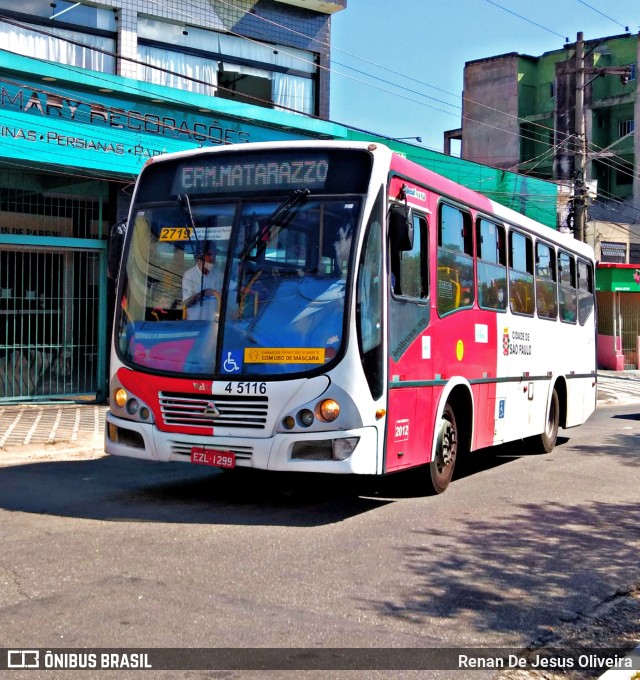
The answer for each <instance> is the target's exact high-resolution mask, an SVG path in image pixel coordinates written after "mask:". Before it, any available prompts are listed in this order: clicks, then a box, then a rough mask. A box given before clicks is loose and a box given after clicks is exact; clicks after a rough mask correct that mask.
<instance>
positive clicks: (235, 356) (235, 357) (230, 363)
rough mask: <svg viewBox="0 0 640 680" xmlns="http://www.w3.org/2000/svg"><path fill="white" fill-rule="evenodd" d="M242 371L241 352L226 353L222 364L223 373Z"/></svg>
mask: <svg viewBox="0 0 640 680" xmlns="http://www.w3.org/2000/svg"><path fill="white" fill-rule="evenodd" d="M241 369H242V351H240V350H236V351H231V352H227V356H226V359H225V360H224V361H223V362H222V370H223V371H224V372H225V373H238V372H239V371H240V370H241Z"/></svg>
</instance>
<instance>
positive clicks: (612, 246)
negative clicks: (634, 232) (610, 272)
mask: <svg viewBox="0 0 640 680" xmlns="http://www.w3.org/2000/svg"><path fill="white" fill-rule="evenodd" d="M600 260H601V262H618V263H620V264H625V263H626V261H627V244H626V243H616V242H614V241H603V242H602V243H601V244H600Z"/></svg>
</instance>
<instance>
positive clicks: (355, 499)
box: [0, 446, 522, 526]
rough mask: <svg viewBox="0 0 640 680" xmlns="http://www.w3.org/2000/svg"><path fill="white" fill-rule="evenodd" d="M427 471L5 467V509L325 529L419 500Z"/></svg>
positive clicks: (0, 492)
mask: <svg viewBox="0 0 640 680" xmlns="http://www.w3.org/2000/svg"><path fill="white" fill-rule="evenodd" d="M509 450H511V451H512V450H513V446H512V448H511V449H507V448H504V447H497V448H496V449H494V450H486V451H482V452H478V453H477V454H476V455H472V456H469V457H468V459H464V460H460V461H459V462H458V466H457V470H456V476H455V478H454V482H453V483H455V480H456V479H461V478H463V477H466V476H469V475H473V474H479V473H482V472H483V471H487V470H490V469H492V468H494V467H496V466H498V465H504V464H505V463H508V462H509V461H510V460H515V459H516V458H517V456H518V455H522V453H521V452H520V453H513V452H512V453H508V451H509ZM424 474H426V468H423V469H418V470H411V471H407V472H400V473H397V474H394V475H390V476H387V477H362V476H353V477H346V476H342V475H318V474H298V475H296V474H289V473H269V472H263V471H255V470H248V469H242V468H239V469H237V470H234V471H232V472H220V471H218V470H215V469H211V468H205V467H199V466H192V465H184V464H181V463H166V464H165V463H162V464H157V463H150V462H146V461H137V460H133V459H122V458H108V457H107V458H100V459H97V460H89V461H60V462H43V463H31V464H28V465H17V466H11V467H3V468H0V508H4V509H5V510H13V511H20V512H30V513H38V514H49V515H59V516H67V517H83V518H87V519H99V520H110V521H156V522H170V523H192V524H199V523H204V524H239V525H256V526H259V525H280V526H321V525H324V524H331V523H334V522H340V521H343V520H345V519H348V518H349V517H353V516H356V515H358V514H360V513H363V512H369V511H372V510H375V509H377V508H380V507H383V506H385V505H387V504H388V503H391V502H394V501H396V500H400V499H403V498H414V497H422V496H423V495H424V489H425V488H426V487H425V485H424V482H423V475H424Z"/></svg>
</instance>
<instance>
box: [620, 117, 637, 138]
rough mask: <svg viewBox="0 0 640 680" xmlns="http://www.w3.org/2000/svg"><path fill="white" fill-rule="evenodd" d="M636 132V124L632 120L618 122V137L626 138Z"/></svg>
mask: <svg viewBox="0 0 640 680" xmlns="http://www.w3.org/2000/svg"><path fill="white" fill-rule="evenodd" d="M634 130H635V123H634V121H633V119H631V120H621V121H619V122H618V137H624V136H625V135H628V134H631V133H632V132H633V131H634Z"/></svg>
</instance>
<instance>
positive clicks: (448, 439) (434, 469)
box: [427, 403, 458, 494]
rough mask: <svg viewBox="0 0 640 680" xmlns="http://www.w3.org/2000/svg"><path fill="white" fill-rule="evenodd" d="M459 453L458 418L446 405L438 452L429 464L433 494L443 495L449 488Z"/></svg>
mask: <svg viewBox="0 0 640 680" xmlns="http://www.w3.org/2000/svg"><path fill="white" fill-rule="evenodd" d="M457 453H458V427H457V425H456V416H455V414H454V412H453V408H451V404H448V403H447V404H445V407H444V410H443V411H442V416H441V417H440V424H439V427H438V433H437V440H436V450H435V452H434V456H433V460H432V461H431V462H430V463H429V477H428V480H427V483H428V487H429V491H430V492H431V493H433V494H438V493H442V492H443V491H445V490H446V488H447V487H448V486H449V482H450V481H451V478H452V477H453V469H454V467H455V465H456V456H457Z"/></svg>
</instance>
